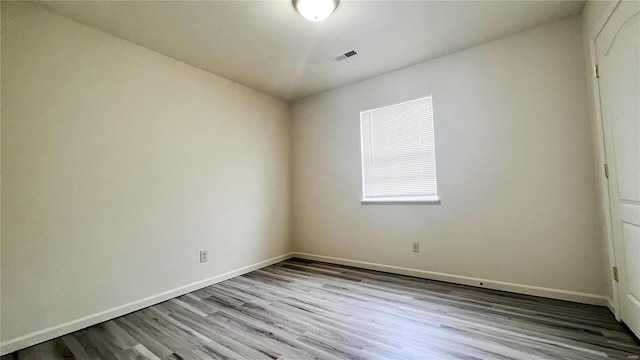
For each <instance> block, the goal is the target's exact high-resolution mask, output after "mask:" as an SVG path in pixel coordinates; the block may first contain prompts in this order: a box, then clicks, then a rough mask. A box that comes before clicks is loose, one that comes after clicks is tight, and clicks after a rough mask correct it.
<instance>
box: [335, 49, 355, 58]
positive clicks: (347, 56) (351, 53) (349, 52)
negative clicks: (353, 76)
mask: <svg viewBox="0 0 640 360" xmlns="http://www.w3.org/2000/svg"><path fill="white" fill-rule="evenodd" d="M356 55H358V52H357V51H355V50H349V51H347V52H345V53H343V54H340V55H337V56H336V57H335V58H334V59H336V61H342V60H344V59H348V58H350V57H352V56H356Z"/></svg>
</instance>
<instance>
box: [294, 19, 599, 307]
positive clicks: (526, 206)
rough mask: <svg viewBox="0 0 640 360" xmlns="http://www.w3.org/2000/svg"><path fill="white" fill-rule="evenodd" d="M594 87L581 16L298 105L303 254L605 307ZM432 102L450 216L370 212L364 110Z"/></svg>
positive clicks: (423, 208) (397, 208) (435, 211)
mask: <svg viewBox="0 0 640 360" xmlns="http://www.w3.org/2000/svg"><path fill="white" fill-rule="evenodd" d="M362 56H367V55H366V54H363V55H362ZM585 82H586V80H585V73H584V58H583V52H582V37H581V19H580V17H574V18H571V19H568V20H565V21H562V22H558V23H554V24H551V25H547V26H543V27H540V28H536V29H534V30H531V31H527V32H524V33H520V34H517V35H515V36H511V37H508V38H504V39H501V40H497V41H494V42H491V43H487V44H484V45H481V46H478V47H475V48H472V49H469V50H465V51H462V52H459V53H456V54H453V55H449V56H445V57H442V58H439V59H437V60H434V61H429V62H426V63H422V64H419V65H415V66H412V67H409V68H406V69H403V70H399V71H395V72H392V73H389V74H386V75H383V76H380V77H376V78H373V79H370V80H366V81H362V82H359V83H356V84H353V85H350V86H346V87H343V88H339V89H335V90H332V91H328V92H326V93H323V94H319V95H316V96H312V97H310V98H307V99H303V100H300V101H298V102H295V103H294V104H293V105H292V136H291V138H292V141H293V172H294V214H295V215H294V237H295V241H296V243H295V245H296V251H299V252H303V253H311V254H316V255H323V256H331V257H338V258H346V259H352V260H357V261H366V262H371V263H380V264H387V265H392V266H400V267H407V268H412V269H421V270H427V271H433V272H439V273H445V274H453V275H459V276H469V277H476V278H482V279H489V280H494V281H502V282H509V283H515V284H523V285H528V286H538V287H544V288H549V289H559V290H563V291H574V292H581V293H587V294H595V295H602V294H603V292H604V285H603V272H602V269H603V263H602V261H603V259H602V255H601V252H602V245H601V236H600V234H601V230H600V224H599V221H598V204H597V202H596V200H595V197H594V193H595V192H596V183H595V180H594V176H593V174H594V171H595V170H594V163H593V157H592V155H591V154H592V138H591V133H590V124H589V119H588V110H587V93H586V84H585ZM427 94H433V101H434V118H435V134H436V159H437V172H438V189H439V191H440V194H439V195H440V197H441V199H442V204H441V205H361V204H360V197H361V170H360V139H359V137H360V133H359V111H360V110H362V109H368V108H373V107H377V106H381V105H387V104H391V103H395V102H399V101H402V100H406V99H412V98H416V97H419V96H422V95H427ZM412 241H420V242H421V243H422V246H421V252H420V253H417V254H416V253H412V252H411V242H412Z"/></svg>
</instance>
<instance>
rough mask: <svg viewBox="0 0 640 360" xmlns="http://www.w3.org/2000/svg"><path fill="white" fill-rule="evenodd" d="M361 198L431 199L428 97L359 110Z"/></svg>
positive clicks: (434, 191)
mask: <svg viewBox="0 0 640 360" xmlns="http://www.w3.org/2000/svg"><path fill="white" fill-rule="evenodd" d="M360 130H361V137H362V183H363V184H362V188H363V200H367V199H372V200H375V199H380V200H399V201H402V200H421V199H427V200H436V199H437V193H438V191H437V190H438V188H437V184H436V156H435V144H434V132H433V106H432V99H431V96H428V97H425V98H421V99H417V100H412V101H407V102H403V103H400V104H396V105H391V106H386V107H382V108H378V109H373V110H368V111H363V112H361V113H360Z"/></svg>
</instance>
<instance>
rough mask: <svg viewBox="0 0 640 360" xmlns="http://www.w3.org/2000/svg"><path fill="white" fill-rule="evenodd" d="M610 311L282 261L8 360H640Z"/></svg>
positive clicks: (639, 350) (634, 345)
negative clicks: (608, 359)
mask: <svg viewBox="0 0 640 360" xmlns="http://www.w3.org/2000/svg"><path fill="white" fill-rule="evenodd" d="M639 355H640V346H639V345H638V344H637V343H636V342H635V341H634V339H633V338H632V336H631V335H630V334H629V333H628V332H627V331H625V329H624V328H623V327H622V326H621V325H620V324H618V323H617V322H616V321H615V319H614V318H613V316H612V315H611V313H610V312H609V311H608V310H607V309H605V308H603V307H597V306H589V305H581V304H575V303H570V302H564V301H556V300H550V299H544V298H538V297H531V296H525V295H517V294H512V293H506V292H499V291H492V290H486V289H477V288H472V287H467V286H460V285H452V284H448V283H442V282H436V281H429V280H423V279H417V278H412V277H405V276H399V275H392V274H386V273H380V272H374V271H367V270H361V269H355V268H349V267H342V266H336V265H330V264H325V263H319V262H309V261H303V260H297V259H292V260H287V261H284V262H281V263H279V264H276V265H273V266H270V267H267V268H264V269H261V270H257V271H254V272H251V273H249V274H246V275H243V276H239V277H236V278H233V279H231V280H227V281H225V282H222V283H219V284H216V285H213V286H209V287H207V288H204V289H201V290H198V291H195V292H193V293H190V294H187V295H184V296H180V297H178V298H175V299H172V300H169V301H166V302H164V303H161V304H158V305H155V306H152V307H149V308H146V309H143V310H140V311H137V312H134V313H131V314H129V315H126V316H123V317H120V318H117V319H114V320H111V321H107V322H105V323H102V324H99V325H95V326H92V327H89V328H87V329H84V330H80V331H77V332H75V333H72V334H69V335H66V336H63V337H60V338H57V339H54V340H51V341H48V342H45V343H42V344H40V345H36V346H33V347H31V348H28V349H24V350H21V351H18V352H16V353H13V354H9V355H7V356H5V357H3V358H2V360H10V359H11V360H13V359H74V358H75V359H293V360H304V359H575V360H585V359H607V358H613V359H625V360H629V359H638V356H639Z"/></svg>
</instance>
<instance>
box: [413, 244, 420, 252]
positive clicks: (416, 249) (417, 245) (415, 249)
mask: <svg viewBox="0 0 640 360" xmlns="http://www.w3.org/2000/svg"><path fill="white" fill-rule="evenodd" d="M411 251H413V252H420V243H419V242H414V243H413V244H412V245H411Z"/></svg>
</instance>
